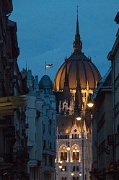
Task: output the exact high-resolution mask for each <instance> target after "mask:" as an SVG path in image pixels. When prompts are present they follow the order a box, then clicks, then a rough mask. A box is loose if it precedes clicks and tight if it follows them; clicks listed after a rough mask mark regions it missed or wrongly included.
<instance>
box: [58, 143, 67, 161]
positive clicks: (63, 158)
mask: <svg viewBox="0 0 119 180" xmlns="http://www.w3.org/2000/svg"><path fill="white" fill-rule="evenodd" d="M60 160H61V161H66V160H67V149H66V147H65V146H63V147H62V150H61V152H60Z"/></svg>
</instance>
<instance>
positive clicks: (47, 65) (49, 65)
mask: <svg viewBox="0 0 119 180" xmlns="http://www.w3.org/2000/svg"><path fill="white" fill-rule="evenodd" d="M45 66H46V68H52V67H53V64H46V65H45Z"/></svg>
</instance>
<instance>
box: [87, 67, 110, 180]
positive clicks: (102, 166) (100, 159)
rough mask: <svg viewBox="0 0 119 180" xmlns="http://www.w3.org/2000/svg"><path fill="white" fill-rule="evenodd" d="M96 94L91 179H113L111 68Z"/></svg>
mask: <svg viewBox="0 0 119 180" xmlns="http://www.w3.org/2000/svg"><path fill="white" fill-rule="evenodd" d="M94 95H95V99H94V106H95V107H94V113H93V119H92V129H93V133H92V145H93V146H92V147H93V150H92V155H93V158H92V172H91V179H95V180H96V179H103V180H105V179H108V180H111V179H112V178H113V176H112V174H111V173H110V171H109V166H110V164H111V163H112V161H113V155H112V151H113V144H112V132H113V129H112V126H113V123H112V85H111V69H109V71H108V72H107V73H106V75H105V76H104V77H103V78H102V79H101V81H100V82H99V84H98V87H97V88H96V89H95V93H94Z"/></svg>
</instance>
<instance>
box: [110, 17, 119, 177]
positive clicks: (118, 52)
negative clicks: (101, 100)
mask: <svg viewBox="0 0 119 180" xmlns="http://www.w3.org/2000/svg"><path fill="white" fill-rule="evenodd" d="M115 21H116V23H117V24H119V13H117V15H116V17H115ZM108 59H109V60H111V66H112V96H113V120H112V121H113V134H112V135H113V152H112V153H113V162H112V164H111V166H110V168H111V172H112V174H113V178H114V179H115V180H116V179H118V177H119V135H118V134H119V70H118V69H119V29H118V31H117V34H116V40H115V42H114V45H113V47H112V50H111V51H110V53H109V54H108Z"/></svg>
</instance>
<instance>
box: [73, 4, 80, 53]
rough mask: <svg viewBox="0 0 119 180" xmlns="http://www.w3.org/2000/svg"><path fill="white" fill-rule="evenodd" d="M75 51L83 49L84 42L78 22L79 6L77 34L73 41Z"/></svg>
mask: <svg viewBox="0 0 119 180" xmlns="http://www.w3.org/2000/svg"><path fill="white" fill-rule="evenodd" d="M73 47H74V51H75V52H76V51H80V52H81V49H82V42H81V39H80V34H79V22H78V6H77V20H76V34H75V40H74V43H73Z"/></svg>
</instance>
